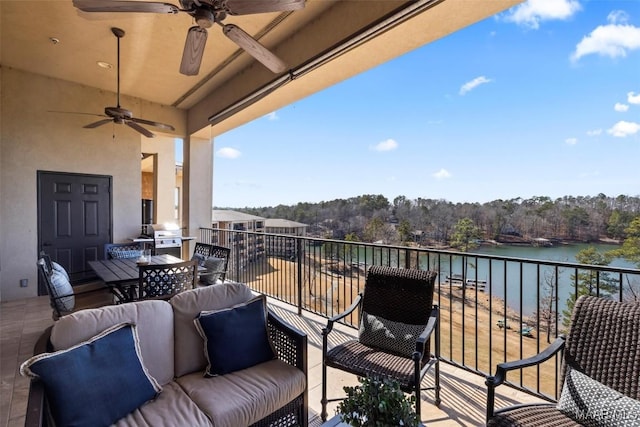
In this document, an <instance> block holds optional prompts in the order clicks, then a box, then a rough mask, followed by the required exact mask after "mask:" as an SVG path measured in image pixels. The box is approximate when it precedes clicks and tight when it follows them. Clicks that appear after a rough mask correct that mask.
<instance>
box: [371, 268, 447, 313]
mask: <svg viewBox="0 0 640 427" xmlns="http://www.w3.org/2000/svg"><path fill="white" fill-rule="evenodd" d="M436 276H437V273H436V272H435V271H427V270H416V269H410V268H395V267H385V266H380V265H373V266H371V267H370V268H369V270H368V271H367V278H366V281H365V285H364V294H363V297H362V311H365V312H367V313H369V314H372V315H375V316H379V317H384V318H385V319H388V320H392V321H394V322H399V323H405V324H411V325H426V324H427V321H428V320H429V316H430V315H431V309H432V307H433V289H434V285H435V280H436ZM361 315H362V314H361Z"/></svg>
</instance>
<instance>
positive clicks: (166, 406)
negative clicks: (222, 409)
mask: <svg viewBox="0 0 640 427" xmlns="http://www.w3.org/2000/svg"><path fill="white" fill-rule="evenodd" d="M114 426H115V427H145V426H149V427H157V426H189V427H191V426H194V427H196V426H197V427H205V426H213V424H212V423H211V421H210V420H209V418H207V416H206V415H205V414H204V412H202V411H201V410H200V409H198V406H197V405H196V404H195V403H194V402H193V401H192V400H191V399H189V396H187V395H186V393H185V392H184V391H183V390H182V388H180V386H179V385H178V384H177V383H175V382H170V383H168V384H166V385H165V386H164V389H163V390H162V393H160V395H158V397H157V398H156V399H155V400H151V401H149V402H147V403H145V404H144V405H142V406H141V407H140V408H138V409H136V410H135V411H133V412H132V413H130V414H129V415H127V416H126V417H124V418H121V419H120V420H119V421H118V422H116V423H115V424H114Z"/></svg>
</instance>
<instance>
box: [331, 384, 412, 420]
mask: <svg viewBox="0 0 640 427" xmlns="http://www.w3.org/2000/svg"><path fill="white" fill-rule="evenodd" d="M359 380H360V385H357V386H354V387H343V388H344V391H345V392H346V393H347V397H346V398H345V399H344V400H343V401H342V402H340V404H339V405H338V409H337V412H338V413H339V414H340V419H341V421H342V422H343V423H346V424H348V425H350V426H354V427H387V426H394V427H396V426H411V427H416V426H419V425H420V424H419V422H418V417H417V416H416V412H415V409H414V404H415V400H416V398H415V396H413V395H411V396H407V395H405V394H404V393H403V392H402V390H400V386H399V385H398V383H397V382H396V381H394V380H391V379H387V378H380V377H366V378H359Z"/></svg>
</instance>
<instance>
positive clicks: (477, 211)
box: [236, 194, 640, 245]
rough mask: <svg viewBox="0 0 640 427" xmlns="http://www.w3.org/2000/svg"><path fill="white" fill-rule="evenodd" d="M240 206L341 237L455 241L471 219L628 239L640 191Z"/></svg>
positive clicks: (490, 235) (521, 230) (567, 236)
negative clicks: (466, 200) (462, 200)
mask: <svg viewBox="0 0 640 427" xmlns="http://www.w3.org/2000/svg"><path fill="white" fill-rule="evenodd" d="M236 210H239V211H242V212H246V213H250V214H253V215H257V216H261V217H264V218H284V219H289V220H293V221H298V222H301V223H304V224H307V225H308V226H309V228H308V234H310V235H312V236H317V237H329V238H334V239H340V240H344V239H345V238H347V237H349V240H359V241H383V242H385V243H388V244H403V243H406V242H416V243H420V244H426V245H429V244H440V245H450V244H451V241H452V239H453V238H454V237H455V232H456V226H457V225H459V222H460V221H461V220H464V219H468V220H469V221H470V222H471V225H472V226H473V227H475V228H477V231H478V233H479V234H478V236H477V237H478V238H480V239H488V240H497V241H505V240H508V239H512V240H513V239H515V240H518V239H521V241H523V242H524V241H526V240H527V239H536V238H545V239H557V240H563V241H579V242H587V243H588V242H595V241H598V240H599V239H602V238H608V239H614V240H618V241H623V240H624V239H625V237H626V231H625V230H626V229H627V228H628V227H629V225H630V224H631V222H632V221H633V219H634V218H636V217H638V216H640V196H626V195H618V196H615V197H611V196H607V195H605V194H598V195H597V196H577V197H576V196H564V197H559V198H556V199H552V198H550V197H546V196H535V197H532V198H529V199H523V198H520V197H518V198H514V199H509V200H502V199H498V200H494V201H491V202H487V203H452V202H449V201H447V200H444V199H423V198H417V199H409V198H407V197H405V196H398V197H396V198H394V199H393V200H392V201H389V200H388V199H387V198H386V197H385V196H382V195H369V194H365V195H361V196H357V197H352V198H348V199H335V200H331V201H322V202H319V203H304V202H301V203H297V204H295V205H278V206H273V207H257V208H244V209H236Z"/></svg>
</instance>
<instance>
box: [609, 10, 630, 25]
mask: <svg viewBox="0 0 640 427" xmlns="http://www.w3.org/2000/svg"><path fill="white" fill-rule="evenodd" d="M607 21H608V22H609V23H610V24H626V23H627V22H629V14H628V13H627V12H625V11H624V10H614V11H612V12H610V13H609V15H608V16H607Z"/></svg>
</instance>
